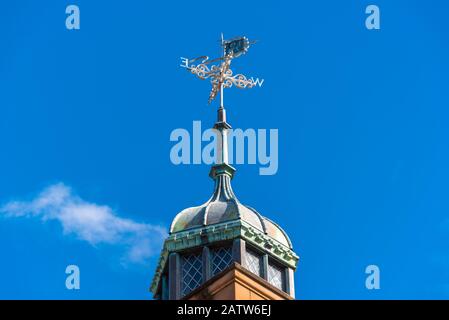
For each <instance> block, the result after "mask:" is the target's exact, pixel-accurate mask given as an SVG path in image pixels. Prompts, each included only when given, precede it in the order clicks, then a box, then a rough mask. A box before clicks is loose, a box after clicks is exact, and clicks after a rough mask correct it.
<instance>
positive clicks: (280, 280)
mask: <svg viewBox="0 0 449 320" xmlns="http://www.w3.org/2000/svg"><path fill="white" fill-rule="evenodd" d="M267 275H268V282H269V283H271V284H272V285H273V286H275V287H276V288H279V289H281V290H284V277H283V276H282V268H280V267H278V266H276V265H274V264H271V263H269V264H268V274H267Z"/></svg>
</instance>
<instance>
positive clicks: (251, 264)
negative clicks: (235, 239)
mask: <svg viewBox="0 0 449 320" xmlns="http://www.w3.org/2000/svg"><path fill="white" fill-rule="evenodd" d="M260 259H261V257H260V256H259V255H258V254H256V253H254V252H252V251H249V250H247V251H246V256H245V268H246V269H248V270H249V271H251V272H252V273H254V274H257V275H258V276H260Z"/></svg>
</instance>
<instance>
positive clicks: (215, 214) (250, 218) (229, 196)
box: [170, 174, 292, 249]
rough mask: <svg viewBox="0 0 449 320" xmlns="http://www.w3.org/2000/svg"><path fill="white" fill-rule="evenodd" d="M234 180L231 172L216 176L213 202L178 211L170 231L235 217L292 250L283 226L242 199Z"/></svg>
mask: <svg viewBox="0 0 449 320" xmlns="http://www.w3.org/2000/svg"><path fill="white" fill-rule="evenodd" d="M230 180H231V177H230V176H229V175H227V174H221V175H218V176H216V177H215V190H214V194H213V195H212V197H211V198H210V199H209V201H207V202H206V203H204V204H202V205H200V206H198V207H192V208H187V209H185V210H183V211H181V212H180V213H178V214H177V215H176V217H175V218H174V219H173V222H172V224H171V226H170V233H176V232H180V231H185V230H188V229H193V228H198V227H204V226H208V225H213V224H217V223H221V222H226V221H231V220H242V221H245V222H247V223H248V224H250V225H251V226H253V227H254V228H257V229H259V230H260V231H262V232H264V233H265V234H266V235H268V236H270V237H271V238H272V239H274V240H276V241H278V242H279V243H281V244H283V245H284V246H286V247H288V248H290V249H292V244H291V241H290V239H289V238H288V236H287V234H286V233H285V232H284V230H282V229H281V227H279V226H278V225H277V224H276V223H274V222H273V221H271V220H269V219H267V218H265V217H263V216H262V215H260V214H259V213H258V212H257V211H256V210H254V209H253V208H251V207H248V206H245V205H243V204H241V203H240V202H239V201H238V199H237V198H236V196H235V194H234V192H233V191H232V187H231V183H230Z"/></svg>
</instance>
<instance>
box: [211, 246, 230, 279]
mask: <svg viewBox="0 0 449 320" xmlns="http://www.w3.org/2000/svg"><path fill="white" fill-rule="evenodd" d="M231 262H232V250H231V248H229V247H227V248H226V247H225V248H223V247H222V248H218V249H215V250H213V251H212V275H216V274H217V273H219V272H220V271H222V270H223V269H225V268H226V267H228V266H229V265H230V264H231Z"/></svg>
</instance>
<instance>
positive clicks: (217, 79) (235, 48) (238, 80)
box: [181, 35, 264, 107]
mask: <svg viewBox="0 0 449 320" xmlns="http://www.w3.org/2000/svg"><path fill="white" fill-rule="evenodd" d="M253 43H254V42H250V41H249V40H248V38H246V37H237V38H232V39H231V40H224V39H223V35H221V46H222V47H223V56H222V57H219V58H216V59H213V60H209V57H208V56H201V57H198V58H194V59H187V58H181V61H182V64H181V67H183V68H186V69H187V70H189V71H190V72H191V73H193V74H195V75H196V76H197V77H198V78H200V79H202V80H205V79H210V82H211V84H212V90H211V92H210V94H209V104H210V103H211V102H212V101H213V100H214V99H215V98H216V96H217V94H218V92H220V97H221V100H220V107H223V89H224V88H230V87H232V86H236V87H237V88H240V89H249V88H254V87H255V86H259V87H261V86H262V84H263V82H264V79H259V78H253V77H251V78H247V77H246V76H244V75H243V74H240V73H239V74H235V75H234V73H233V71H232V70H231V69H230V66H231V61H232V59H235V58H238V57H240V56H241V55H243V54H245V53H246V52H248V49H249V46H250V44H253ZM197 61H199V63H196V62H197ZM218 62H221V63H220V64H216V63H218ZM194 63H195V64H194Z"/></svg>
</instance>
